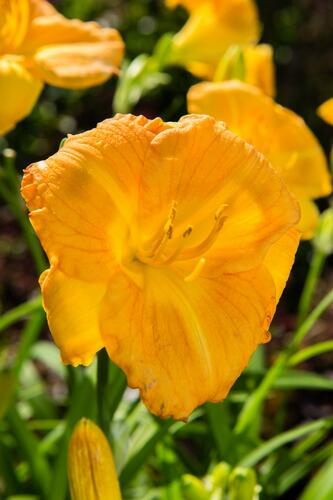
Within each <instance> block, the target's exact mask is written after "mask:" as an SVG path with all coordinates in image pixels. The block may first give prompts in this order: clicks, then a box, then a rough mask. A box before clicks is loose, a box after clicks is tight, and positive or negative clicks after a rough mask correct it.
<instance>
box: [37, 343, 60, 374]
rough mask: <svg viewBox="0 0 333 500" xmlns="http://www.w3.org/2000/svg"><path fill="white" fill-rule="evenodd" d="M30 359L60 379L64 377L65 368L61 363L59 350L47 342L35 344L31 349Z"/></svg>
mask: <svg viewBox="0 0 333 500" xmlns="http://www.w3.org/2000/svg"><path fill="white" fill-rule="evenodd" d="M30 356H31V358H32V359H35V360H37V361H40V362H41V363H43V364H44V365H45V366H47V368H48V369H50V370H51V371H53V372H54V373H55V374H56V375H58V376H59V377H60V378H61V379H64V378H65V376H66V368H65V366H64V365H63V363H62V362H61V359H60V354H59V349H58V348H57V347H56V346H55V345H54V344H53V342H49V341H47V340H41V341H39V342H37V343H36V344H35V345H34V346H33V347H32V349H31V355H30Z"/></svg>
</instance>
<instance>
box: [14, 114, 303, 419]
mask: <svg viewBox="0 0 333 500" xmlns="http://www.w3.org/2000/svg"><path fill="white" fill-rule="evenodd" d="M22 194H23V196H24V198H25V200H26V202H27V205H28V207H29V209H30V220H31V223H32V225H33V227H34V229H35V231H36V232H37V234H38V236H39V238H40V239H41V242H42V244H43V247H44V249H45V251H46V252H47V255H48V257H49V260H50V264H51V267H50V269H49V270H47V271H46V272H45V273H43V274H42V276H41V279H40V284H41V288H42V294H43V302H44V307H45V310H46V312H47V317H48V322H49V325H50V329H51V332H52V334H53V337H54V340H55V342H56V344H57V345H58V346H59V348H60V350H61V355H62V359H63V361H64V362H65V363H71V364H73V365H78V364H89V363H90V362H91V361H92V359H93V357H94V355H95V353H96V351H98V350H99V349H101V348H102V347H103V346H105V347H106V349H107V351H108V353H109V356H110V357H111V359H112V360H113V361H114V362H115V363H117V364H118V365H119V366H120V367H121V368H122V369H123V370H124V371H125V372H126V374H127V376H128V382H129V385H130V386H131V387H137V388H139V389H140V391H141V396H142V398H143V400H144V402H145V404H146V405H147V406H148V408H149V409H150V410H151V411H152V412H153V413H155V414H157V415H161V416H163V417H167V416H172V417H174V418H177V419H183V418H186V417H187V416H188V415H189V414H190V412H191V411H192V410H193V409H194V408H195V407H197V406H198V405H200V404H202V403H204V402H205V401H221V400H222V399H223V398H225V397H226V395H227V394H228V391H229V389H230V387H231V386H232V384H233V383H234V382H235V380H236V379H237V377H238V376H239V375H240V373H241V371H242V370H243V369H244V367H245V366H246V365H247V363H248V361H249V358H250V356H251V355H252V353H253V352H254V350H255V349H256V347H257V345H258V344H261V343H263V342H266V341H268V340H269V334H268V328H269V325H270V322H271V319H272V317H273V315H274V311H275V307H276V304H277V302H278V300H279V297H280V295H281V293H282V290H283V288H284V286H285V282H286V279H287V277H288V275H289V272H290V268H291V265H292V263H293V259H294V254H295V251H296V248H297V245H298V240H299V236H298V231H297V230H295V229H294V226H295V224H297V222H298V218H299V209H298V204H297V202H296V201H295V199H294V198H293V197H292V195H290V194H289V192H288V190H287V188H286V187H285V184H284V183H283V181H282V180H281V179H280V177H279V176H278V175H277V174H276V173H275V171H274V170H273V168H271V166H270V165H269V163H268V161H267V160H266V159H265V158H264V157H263V156H262V155H261V154H259V153H258V152H257V151H256V150H255V149H254V148H253V147H252V146H250V145H248V144H247V143H245V142H244V141H243V140H242V139H240V138H238V137H236V136H235V135H234V134H233V133H232V132H229V131H228V130H226V128H225V126H224V125H223V124H222V123H221V122H218V121H216V120H215V119H214V118H211V117H208V116H200V115H189V116H186V117H184V118H182V119H181V120H180V121H179V122H177V123H164V122H163V121H162V120H160V119H155V120H152V121H150V120H148V119H146V118H144V117H134V116H131V115H117V116H116V117H115V118H113V119H110V120H106V121H104V122H102V123H101V124H99V125H98V126H97V128H96V129H93V130H91V131H88V132H85V133H83V134H79V135H76V136H71V137H70V138H69V139H68V140H67V141H66V143H65V145H64V146H63V148H62V149H60V150H59V151H58V152H57V153H56V154H55V155H53V156H51V157H50V158H48V159H47V160H46V161H42V162H39V163H35V164H32V165H31V166H30V167H29V168H28V169H27V170H26V171H25V174H24V178H23V184H22Z"/></svg>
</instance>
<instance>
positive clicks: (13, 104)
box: [0, 0, 124, 134]
mask: <svg viewBox="0 0 333 500" xmlns="http://www.w3.org/2000/svg"><path fill="white" fill-rule="evenodd" d="M0 12H1V16H0V94H1V104H0V134H4V133H6V132H8V131H9V130H11V129H12V128H13V127H14V126H15V124H16V123H17V122H18V121H20V120H22V119H23V118H24V117H25V116H27V115H28V114H29V113H30V112H31V110H32V108H33V106H34V104H35V103H36V101H37V99H38V96H39V94H40V92H41V90H42V88H43V84H44V83H49V84H50V85H56V86H58V87H64V88H84V87H91V86H93V85H98V84H101V83H103V82H105V81H106V80H107V79H108V78H110V77H111V75H112V74H114V73H116V72H117V71H118V70H117V68H118V67H119V65H120V62H121V59H122V55H123V51H124V44H123V42H122V40H121V37H120V35H119V33H118V32H117V31H116V30H114V29H111V28H101V27H100V26H99V25H98V24H97V23H94V22H90V23H83V22H81V21H78V20H69V19H66V18H65V17H63V16H62V15H61V14H59V13H58V12H57V11H56V10H55V9H54V8H53V7H52V5H51V4H49V3H48V2H47V1H46V0H0Z"/></svg>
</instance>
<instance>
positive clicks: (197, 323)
mask: <svg viewBox="0 0 333 500" xmlns="http://www.w3.org/2000/svg"><path fill="white" fill-rule="evenodd" d="M145 283H146V286H145V288H144V289H143V290H141V289H140V288H138V287H136V286H135V284H133V282H132V281H131V280H130V279H129V278H127V277H126V276H125V275H123V274H116V275H114V276H113V277H112V280H111V282H110V287H109V290H108V293H107V294H106V295H105V302H104V304H103V309H102V313H101V329H102V335H103V339H104V342H105V344H106V347H107V349H108V352H109V355H110V357H111V358H112V359H113V360H114V361H115V362H116V363H117V364H118V365H119V366H120V367H121V368H122V369H123V370H124V371H125V372H126V373H127V376H128V383H129V385H130V386H131V387H138V388H139V389H140V390H141V397H142V398H143V400H144V402H145V404H146V405H147V406H148V408H149V410H150V411H151V412H153V413H154V414H156V415H159V416H162V417H168V416H172V417H173V418H177V419H185V418H187V417H188V415H189V414H190V413H191V411H192V410H193V409H194V408H195V407H197V406H199V405H201V404H202V403H204V402H205V401H221V400H222V399H223V398H225V397H226V395H227V393H228V391H229V389H230V387H231V385H232V384H233V383H234V382H235V380H236V378H237V377H238V376H239V375H240V373H241V371H242V370H243V369H244V367H245V366H246V365H247V363H248V361H249V358H250V356H251V354H252V353H253V351H254V350H255V348H256V347H257V345H258V344H260V343H262V342H265V341H266V340H267V339H268V337H267V333H266V327H267V322H266V320H267V316H269V317H270V318H271V317H272V315H273V313H274V307H275V299H274V284H273V283H272V280H271V278H270V276H269V274H268V273H266V272H265V270H264V269H262V270H259V271H256V272H245V273H241V274H238V275H220V276H219V277H218V278H216V279H215V280H212V279H211V278H209V279H208V278H205V277H204V276H203V277H201V278H199V279H198V280H196V281H194V282H193V283H186V282H184V280H182V279H180V278H179V277H177V276H176V275H173V274H171V273H169V272H167V271H160V270H156V269H153V268H149V267H147V268H146V270H145ZM120 304H123V306H122V307H121V306H120ZM125 304H126V306H125Z"/></svg>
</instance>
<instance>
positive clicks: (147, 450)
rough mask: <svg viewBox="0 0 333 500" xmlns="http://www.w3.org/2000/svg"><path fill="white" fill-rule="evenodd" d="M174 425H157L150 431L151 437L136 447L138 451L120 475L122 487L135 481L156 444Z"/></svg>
mask: <svg viewBox="0 0 333 500" xmlns="http://www.w3.org/2000/svg"><path fill="white" fill-rule="evenodd" d="M172 425H175V424H174V422H173V421H172V420H165V421H163V422H161V423H160V424H159V425H157V426H156V427H155V429H154V428H153V429H152V432H151V430H150V432H149V437H146V438H145V439H144V440H141V442H140V444H139V445H137V447H136V448H137V451H136V452H135V453H134V454H132V456H131V457H130V458H129V460H128V461H127V463H126V464H125V466H124V468H123V469H122V471H121V473H120V477H119V480H120V483H121V484H122V485H126V484H127V483H129V482H130V481H131V480H132V479H133V477H134V476H135V475H136V473H137V472H138V471H139V469H140V468H141V467H142V465H143V464H144V463H145V462H146V460H147V458H148V457H149V456H150V454H151V453H152V452H153V451H154V449H155V446H156V444H157V443H158V442H159V441H160V439H162V438H163V436H164V435H165V434H166V433H167V432H168V430H169V428H170V427H171V426H172ZM151 427H152V426H150V428H151ZM142 431H143V429H142V427H140V429H139V432H140V434H143V432H142Z"/></svg>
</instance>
